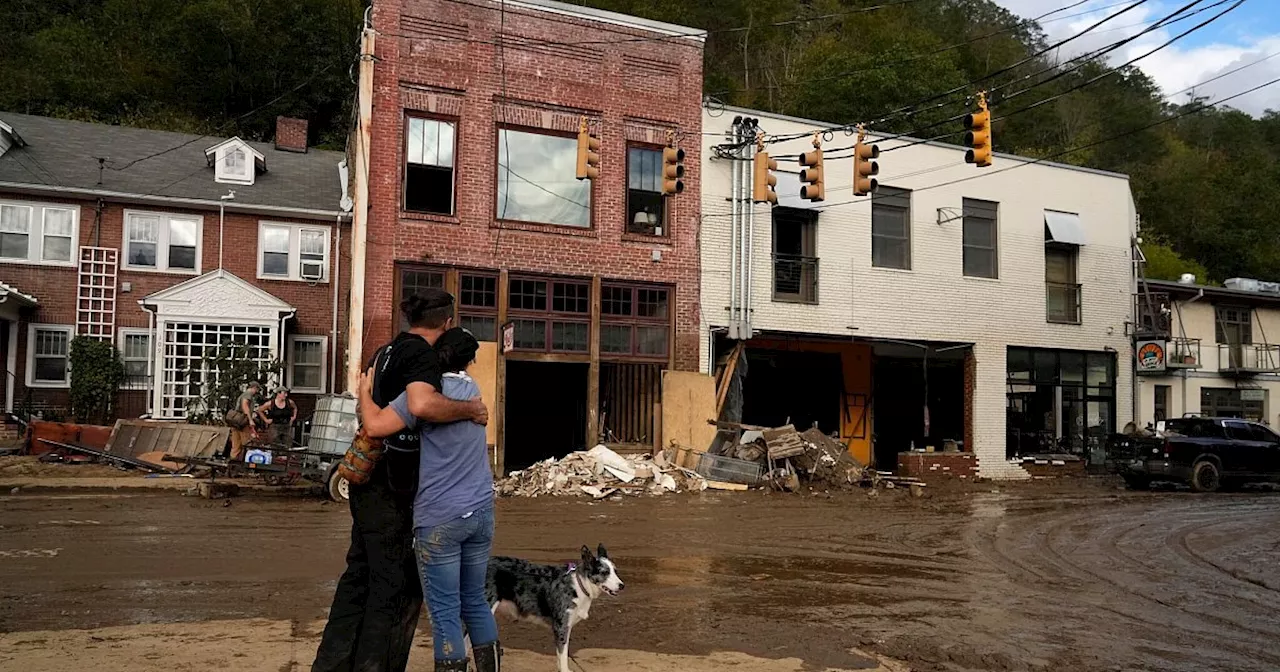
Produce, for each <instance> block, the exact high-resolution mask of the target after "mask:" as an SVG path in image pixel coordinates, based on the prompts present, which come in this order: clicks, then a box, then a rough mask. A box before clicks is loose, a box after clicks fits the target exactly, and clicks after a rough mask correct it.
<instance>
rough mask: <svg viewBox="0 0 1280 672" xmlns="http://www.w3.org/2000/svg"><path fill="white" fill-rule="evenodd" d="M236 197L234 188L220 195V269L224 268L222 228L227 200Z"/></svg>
mask: <svg viewBox="0 0 1280 672" xmlns="http://www.w3.org/2000/svg"><path fill="white" fill-rule="evenodd" d="M235 198H236V192H235V190H234V189H228V190H227V194H226V195H225V196H219V197H218V270H219V271H221V270H222V247H223V245H222V230H223V228H224V225H225V224H226V219H227V201H233V200H235Z"/></svg>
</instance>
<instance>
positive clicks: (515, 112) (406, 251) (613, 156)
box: [364, 0, 702, 369]
mask: <svg viewBox="0 0 1280 672" xmlns="http://www.w3.org/2000/svg"><path fill="white" fill-rule="evenodd" d="M496 8H497V6H496V5H494V6H488V5H485V6H481V5H473V4H470V3H458V2H447V1H444V0H388V1H386V2H379V3H377V5H375V7H374V25H375V27H376V28H377V29H378V31H379V32H380V36H379V38H378V42H377V56H378V61H377V63H376V65H375V78H374V81H375V92H374V117H373V124H372V145H371V159H370V163H371V168H370V172H371V177H370V201H371V203H372V211H371V214H370V222H369V246H368V258H367V259H368V263H367V268H368V271H367V277H366V283H365V335H364V338H365V342H364V348H365V355H366V356H368V355H369V354H371V348H372V347H375V346H376V345H377V344H378V343H381V342H383V341H385V340H386V339H388V338H389V337H390V336H391V333H392V328H393V324H394V323H395V319H394V318H395V316H394V309H393V305H392V302H393V288H394V273H393V264H394V262H395V261H397V260H400V261H405V260H412V261H427V262H429V263H432V264H440V265H460V266H469V267H478V268H497V269H508V270H512V271H527V272H538V273H552V274H561V275H574V276H584V277H589V276H591V275H593V274H600V275H601V276H603V277H605V278H613V279H624V280H636V281H648V282H660V283H665V284H671V285H674V289H675V291H674V293H673V299H672V302H673V303H672V305H673V307H674V310H675V322H676V325H675V326H676V333H675V362H676V366H677V368H682V369H692V368H694V367H695V366H697V362H698V332H697V329H698V322H699V257H698V228H699V214H700V192H701V189H700V186H699V185H700V176H699V172H700V170H699V162H700V157H701V146H700V142H699V133H700V132H701V119H702V117H701V95H702V93H701V92H702V65H701V64H702V54H701V45H700V43H698V42H695V41H690V40H686V39H680V38H670V37H667V38H666V39H663V40H657V41H648V40H644V39H643V38H645V37H654V36H655V35H654V34H653V33H646V32H644V31H641V30H638V29H635V28H631V27H627V26H623V25H617V24H616V23H605V22H601V21H593V20H587V19H584V18H581V17H579V16H577V15H573V14H569V13H562V12H554V13H553V12H548V11H542V10H539V9H536V8H533V7H530V6H522V7H515V6H509V7H508V8H507V9H506V12H505V18H504V19H502V21H503V23H504V26H503V32H504V35H505V41H506V47H505V55H503V56H502V57H500V55H499V50H498V48H497V47H496V46H495V44H493V43H494V42H496V41H497V37H498V35H497V32H498V28H499V26H498V24H499V21H500V17H499V16H498V12H497V11H496ZM637 38H641V39H637ZM553 42H554V43H574V42H591V43H593V44H589V45H588V44H583V45H575V46H559V45H557V44H551V43H553ZM600 42H612V43H611V44H601V43H600ZM504 71H505V72H504ZM406 112H412V113H421V114H428V115H437V116H440V117H443V118H447V119H449V120H452V121H455V122H456V123H457V125H458V126H457V128H458V130H457V150H456V152H455V157H456V159H455V171H456V208H455V213H456V214H455V216H448V217H445V216H432V215H420V214H415V213H406V212H403V211H402V209H401V204H402V202H403V199H402V194H401V184H402V181H403V167H404V156H403V149H402V148H403V146H404V115H405V113H406ZM580 115H585V116H587V117H588V118H590V119H591V120H592V123H593V125H594V129H596V130H598V131H599V137H600V140H601V144H602V146H601V160H600V167H601V176H600V178H599V179H597V180H596V181H595V184H594V185H593V188H592V194H591V206H592V226H591V228H590V229H585V230H583V229H570V228H566V227H556V226H543V225H532V224H524V223H512V222H505V221H504V222H502V223H501V225H499V224H498V223H497V222H496V221H495V212H494V210H495V194H496V184H497V174H496V163H497V162H496V151H497V147H496V137H497V132H496V127H497V125H498V123H499V122H502V123H503V124H505V125H511V126H519V127H522V128H525V129H535V130H536V129H542V130H548V131H556V132H560V133H574V132H576V131H577V130H578V120H579V116H580ZM668 130H673V131H675V132H677V133H678V134H679V138H680V140H679V145H680V146H681V147H683V148H684V149H685V151H686V152H687V156H686V159H685V166H686V170H687V171H688V172H687V174H686V176H685V178H684V183H685V190H684V193H683V194H682V195H680V196H678V197H676V198H674V199H672V200H670V201H669V204H668V208H669V210H668V213H669V214H668V223H669V224H668V225H669V226H670V228H671V230H672V231H671V235H670V237H668V238H661V239H654V238H648V237H643V236H633V235H629V234H627V233H625V222H624V220H625V215H626V147H627V142H628V141H632V142H645V143H654V144H664V143H665V141H666V134H667V131H668ZM655 250H656V251H658V252H660V253H661V255H662V259H661V261H658V262H654V261H653V260H652V256H653V253H654V251H655Z"/></svg>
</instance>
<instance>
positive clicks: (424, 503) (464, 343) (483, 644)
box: [360, 327, 502, 672]
mask: <svg viewBox="0 0 1280 672" xmlns="http://www.w3.org/2000/svg"><path fill="white" fill-rule="evenodd" d="M435 345H436V355H437V356H438V357H439V359H440V364H441V367H442V368H443V370H444V374H443V376H442V378H441V380H442V384H443V386H444V387H443V388H442V390H441V391H442V392H443V393H444V396H445V397H447V398H449V399H453V400H456V401H465V400H467V399H473V398H475V397H478V396H479V395H480V388H479V387H478V386H477V385H476V383H475V381H474V380H472V379H471V377H470V376H468V375H467V374H466V369H467V367H468V366H469V365H470V364H471V362H472V361H474V360H475V356H476V351H477V350H478V349H479V347H480V345H479V343H477V342H476V339H475V337H474V336H472V335H471V333H470V332H468V331H467V330H465V329H462V328H458V327H455V328H453V329H450V330H448V331H446V332H445V333H444V334H442V335H441V336H440V338H438V339H436V344H435ZM371 377H372V376H371V374H369V373H366V374H365V375H364V376H363V377H362V378H361V385H360V419H361V421H362V422H363V423H364V428H365V431H366V432H368V434H369V436H371V437H380V436H388V435H391V434H394V433H396V432H399V431H402V430H404V429H406V428H409V429H412V428H415V427H416V428H417V429H418V434H419V436H420V437H421V443H422V448H421V451H420V452H421V459H420V462H419V469H418V473H419V477H418V494H417V497H416V498H415V499H414V503H413V527H414V548H415V550H416V552H417V556H418V571H419V574H420V577H421V579H422V587H423V593H424V594H425V595H426V597H427V608H428V610H429V611H430V613H431V640H432V643H433V644H434V646H435V663H436V664H435V669H436V672H466V670H467V651H466V644H465V642H464V639H463V637H464V635H463V624H464V622H465V624H466V634H468V635H470V636H471V645H472V646H471V648H472V652H473V653H474V654H475V662H476V670H477V672H499V669H500V666H501V657H502V649H501V646H500V645H499V643H498V626H497V624H496V623H495V622H494V618H493V611H492V610H491V609H490V607H489V603H488V602H487V601H486V599H485V575H486V573H487V572H488V568H489V552H490V550H491V549H492V546H493V524H494V521H493V471H492V469H491V468H490V467H489V452H488V447H487V440H486V438H485V429H484V427H482V426H480V425H478V424H475V423H472V422H452V423H448V424H436V423H429V422H421V421H420V419H419V418H418V417H417V413H416V412H415V411H414V410H413V405H412V404H411V403H410V401H409V398H408V397H407V395H404V394H401V395H400V396H399V397H397V398H396V399H395V401H392V402H391V403H390V404H389V405H388V406H387V407H386V408H379V407H378V406H377V405H376V404H374V403H373V398H372V395H371V392H370V379H371Z"/></svg>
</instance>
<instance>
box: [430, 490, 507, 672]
mask: <svg viewBox="0 0 1280 672" xmlns="http://www.w3.org/2000/svg"><path fill="white" fill-rule="evenodd" d="M414 536H415V541H414V547H415V549H416V551H417V554H418V572H419V573H420V574H421V575H422V592H423V594H424V595H425V596H426V598H427V609H428V610H429V611H430V613H431V639H432V642H433V643H434V645H435V653H436V660H462V659H465V658H466V657H467V651H466V645H465V643H464V638H463V631H462V624H463V623H464V622H465V623H466V626H467V633H468V634H470V635H471V645H472V646H479V645H482V644H489V643H490V642H495V641H497V640H498V626H497V624H496V623H495V622H494V620H493V612H492V611H491V610H490V608H489V603H488V601H486V600H485V597H484V583H485V575H486V573H487V572H488V571H489V551H490V549H491V548H492V546H493V505H492V504H488V505H486V506H485V507H484V508H482V509H479V510H477V511H475V512H474V513H472V514H471V515H469V516H467V517H465V518H455V519H453V520H451V521H449V522H447V523H441V524H440V525H437V526H435V527H420V528H418V529H417V530H416V531H415V535H414Z"/></svg>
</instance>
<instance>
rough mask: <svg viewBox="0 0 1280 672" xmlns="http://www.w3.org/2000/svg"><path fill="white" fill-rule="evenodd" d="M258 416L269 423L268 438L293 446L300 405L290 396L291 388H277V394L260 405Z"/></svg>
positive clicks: (289, 446)
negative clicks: (294, 424)
mask: <svg viewBox="0 0 1280 672" xmlns="http://www.w3.org/2000/svg"><path fill="white" fill-rule="evenodd" d="M258 417H260V418H262V421H263V422H265V423H266V424H267V440H268V441H270V442H271V443H272V444H273V445H278V446H283V447H284V448H292V447H293V423H295V422H297V421H298V405H297V404H295V403H293V400H292V399H290V398H289V388H287V387H282V388H280V389H278V390H276V393H275V396H274V397H272V398H271V399H268V400H267V402H266V403H265V404H263V405H261V406H259V407H258Z"/></svg>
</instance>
